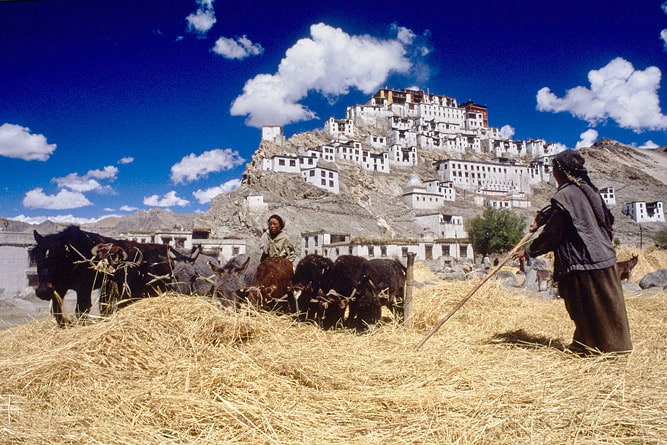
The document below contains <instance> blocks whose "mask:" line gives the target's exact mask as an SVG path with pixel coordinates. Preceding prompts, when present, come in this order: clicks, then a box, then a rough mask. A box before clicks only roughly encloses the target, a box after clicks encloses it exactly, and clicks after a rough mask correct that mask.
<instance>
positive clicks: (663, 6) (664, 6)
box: [660, 2, 667, 14]
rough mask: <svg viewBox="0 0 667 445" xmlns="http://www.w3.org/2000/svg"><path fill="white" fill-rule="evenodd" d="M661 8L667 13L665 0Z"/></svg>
mask: <svg viewBox="0 0 667 445" xmlns="http://www.w3.org/2000/svg"><path fill="white" fill-rule="evenodd" d="M660 9H662V12H664V13H665V14H667V2H664V3H663V4H662V5H660Z"/></svg>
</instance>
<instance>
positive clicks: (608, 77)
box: [537, 57, 667, 132]
mask: <svg viewBox="0 0 667 445" xmlns="http://www.w3.org/2000/svg"><path fill="white" fill-rule="evenodd" d="M660 77H661V72H660V69H658V68H657V67H655V66H650V67H648V68H646V69H645V70H644V71H641V70H635V68H634V67H633V66H632V64H631V63H630V62H628V61H627V60H624V59H622V58H620V57H617V58H616V59H614V60H612V61H611V62H609V64H607V65H606V66H605V67H603V68H601V69H599V70H592V71H590V72H589V73H588V80H589V81H590V84H591V86H590V89H589V88H586V87H582V86H578V87H575V88H572V89H570V90H568V91H567V94H566V96H565V97H564V98H558V97H556V95H554V94H553V93H552V92H551V90H550V89H549V88H548V87H544V88H542V89H540V90H539V91H538V92H537V109H538V110H540V111H552V112H561V111H569V112H570V113H571V114H572V115H573V116H575V117H578V118H580V119H583V120H585V121H586V122H588V123H589V124H591V125H596V124H598V123H600V122H604V121H606V120H607V119H612V120H614V121H615V122H616V123H617V124H618V125H619V126H620V127H621V128H629V129H632V130H634V131H635V132H641V131H643V130H665V129H667V116H665V115H663V114H662V112H661V110H660V98H659V96H658V89H659V88H660Z"/></svg>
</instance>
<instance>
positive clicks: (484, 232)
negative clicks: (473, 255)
mask: <svg viewBox="0 0 667 445" xmlns="http://www.w3.org/2000/svg"><path fill="white" fill-rule="evenodd" d="M526 227H527V222H526V219H525V218H524V217H523V216H521V215H518V214H516V213H514V212H512V211H511V210H509V209H494V208H492V207H487V208H486V209H484V212H483V213H482V215H479V216H476V217H474V218H471V219H469V220H468V221H466V223H465V228H466V231H467V232H468V236H469V237H470V240H471V241H472V247H473V249H475V252H477V253H481V254H484V253H502V252H507V251H508V250H511V249H512V248H513V247H514V246H515V245H516V244H517V243H518V242H519V241H521V238H523V236H524V234H525V232H526Z"/></svg>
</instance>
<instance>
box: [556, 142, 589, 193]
mask: <svg viewBox="0 0 667 445" xmlns="http://www.w3.org/2000/svg"><path fill="white" fill-rule="evenodd" d="M585 162H586V160H585V159H584V157H583V156H582V155H581V154H580V153H578V152H577V151H575V150H565V151H561V152H560V153H558V154H557V155H556V156H555V157H554V159H553V175H554V178H555V179H556V181H557V182H558V185H561V184H562V183H563V182H565V181H566V180H568V179H569V180H570V181H577V180H580V179H581V180H584V181H586V182H588V183H590V182H591V180H590V179H589V177H588V170H586V167H584V163H585Z"/></svg>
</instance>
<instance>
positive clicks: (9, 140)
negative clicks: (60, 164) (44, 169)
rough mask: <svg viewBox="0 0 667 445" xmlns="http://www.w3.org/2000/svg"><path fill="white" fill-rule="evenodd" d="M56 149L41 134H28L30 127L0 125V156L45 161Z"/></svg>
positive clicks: (54, 145)
mask: <svg viewBox="0 0 667 445" xmlns="http://www.w3.org/2000/svg"><path fill="white" fill-rule="evenodd" d="M55 149H56V144H48V143H47V142H46V137H45V136H44V135H42V134H30V129H29V128H27V127H21V126H20V125H14V124H9V123H5V124H2V125H0V156H5V157H8V158H16V159H23V160H24V161H46V160H47V159H49V156H51V153H53V152H54V151H55Z"/></svg>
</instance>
